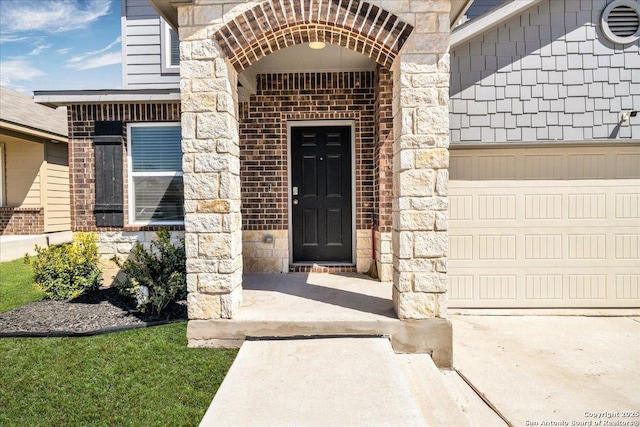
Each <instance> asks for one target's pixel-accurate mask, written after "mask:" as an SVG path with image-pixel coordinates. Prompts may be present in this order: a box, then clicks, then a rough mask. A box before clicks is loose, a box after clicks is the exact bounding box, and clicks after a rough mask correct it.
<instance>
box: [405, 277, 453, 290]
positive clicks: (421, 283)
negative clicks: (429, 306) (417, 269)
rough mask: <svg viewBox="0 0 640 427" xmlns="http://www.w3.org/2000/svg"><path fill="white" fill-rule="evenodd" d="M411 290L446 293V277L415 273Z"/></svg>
mask: <svg viewBox="0 0 640 427" xmlns="http://www.w3.org/2000/svg"><path fill="white" fill-rule="evenodd" d="M413 290H414V291H416V292H435V293H441V292H447V276H446V275H445V274H434V273H431V274H424V273H416V274H415V276H414V282H413Z"/></svg>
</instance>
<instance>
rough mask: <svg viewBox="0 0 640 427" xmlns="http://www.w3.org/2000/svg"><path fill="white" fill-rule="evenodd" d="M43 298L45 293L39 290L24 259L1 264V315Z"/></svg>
mask: <svg viewBox="0 0 640 427" xmlns="http://www.w3.org/2000/svg"><path fill="white" fill-rule="evenodd" d="M42 298H44V292H42V291H40V290H38V288H37V287H36V285H35V283H34V282H33V271H32V270H31V267H30V266H28V265H26V264H25V263H24V261H23V260H22V259H17V260H15V261H9V262H3V263H0V313H2V312H3V311H7V310H11V309H12V308H16V307H20V306H21V305H25V304H27V303H30V302H32V301H40V300H41V299H42Z"/></svg>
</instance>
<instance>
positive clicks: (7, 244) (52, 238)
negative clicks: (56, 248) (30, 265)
mask: <svg viewBox="0 0 640 427" xmlns="http://www.w3.org/2000/svg"><path fill="white" fill-rule="evenodd" d="M72 237H73V233H72V232H71V231H61V232H57V233H48V234H31V235H26V236H0V262H5V261H12V260H14V259H20V258H22V257H24V256H25V254H29V255H35V254H36V246H42V247H47V246H49V245H60V244H62V243H68V242H71V239H72Z"/></svg>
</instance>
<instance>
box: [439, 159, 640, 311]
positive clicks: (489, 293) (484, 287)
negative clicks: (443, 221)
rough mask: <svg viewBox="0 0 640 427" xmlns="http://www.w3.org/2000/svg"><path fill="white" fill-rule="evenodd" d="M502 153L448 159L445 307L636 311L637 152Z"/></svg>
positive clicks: (639, 290)
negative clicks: (586, 308) (579, 308)
mask: <svg viewBox="0 0 640 427" xmlns="http://www.w3.org/2000/svg"><path fill="white" fill-rule="evenodd" d="M508 151H509V152H508V153H507V150H454V151H452V153H451V160H452V161H451V177H452V181H451V183H450V194H451V196H450V207H449V213H450V227H449V229H450V230H449V233H450V253H449V259H450V261H449V278H450V294H449V301H450V303H449V305H450V306H451V307H465V308H469V307H482V308H491V307H496V308H508V307H639V306H640V179H638V178H640V170H634V169H633V167H634V165H636V161H638V159H640V148H639V147H582V148H580V147H570V148H559V147H554V148H544V149H543V148H535V149H524V148H520V149H509V150H508ZM616 151H619V152H616ZM508 162H512V165H510V166H509V165H508V164H507V163H508ZM639 165H640V163H639ZM459 167H464V168H466V169H465V170H462V171H458V170H457V168H459ZM485 167H487V168H488V167H490V168H493V169H492V171H485V172H482V168H485ZM639 169H640V168H639ZM620 176H623V177H624V179H619V178H618V177H620ZM496 177H499V178H496ZM558 177H560V179H559V178H558ZM492 178H493V179H492Z"/></svg>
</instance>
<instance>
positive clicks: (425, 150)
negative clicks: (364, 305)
mask: <svg viewBox="0 0 640 427" xmlns="http://www.w3.org/2000/svg"><path fill="white" fill-rule="evenodd" d="M415 3H416V5H417V6H420V8H421V9H415V10H424V12H418V13H416V14H415V19H416V28H415V30H414V33H413V34H412V35H411V36H410V37H409V39H408V40H407V42H406V44H405V45H404V47H403V49H402V51H401V53H400V55H398V57H397V58H396V60H395V62H394V65H393V70H392V71H393V77H394V82H393V96H394V98H393V120H394V122H393V123H394V125H393V128H394V142H393V203H392V205H393V207H392V210H393V215H392V218H393V231H392V244H393V285H394V286H393V302H394V307H395V310H396V314H397V315H398V317H399V318H400V319H426V318H430V317H444V316H445V315H446V292H447V256H448V247H449V241H448V232H447V223H448V213H447V205H448V198H447V194H448V193H447V190H448V180H449V172H448V166H449V152H448V144H449V136H448V132H449V110H448V101H449V56H448V53H447V52H448V45H449V26H448V23H449V19H448V12H449V4H448V2H417V1H415ZM412 10H414V9H413V8H412Z"/></svg>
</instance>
